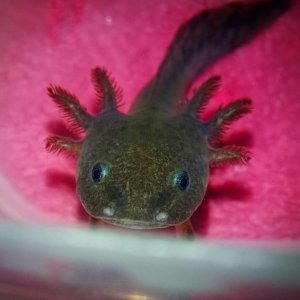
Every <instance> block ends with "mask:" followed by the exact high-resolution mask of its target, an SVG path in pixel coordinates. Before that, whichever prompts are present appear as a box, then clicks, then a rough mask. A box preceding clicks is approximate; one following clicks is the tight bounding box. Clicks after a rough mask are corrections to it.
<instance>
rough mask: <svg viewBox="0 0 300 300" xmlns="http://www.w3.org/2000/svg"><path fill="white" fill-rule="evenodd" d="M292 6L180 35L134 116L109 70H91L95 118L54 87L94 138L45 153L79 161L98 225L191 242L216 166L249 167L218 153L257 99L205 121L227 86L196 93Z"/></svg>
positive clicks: (267, 8)
mask: <svg viewBox="0 0 300 300" xmlns="http://www.w3.org/2000/svg"><path fill="white" fill-rule="evenodd" d="M289 2H290V1H286V0H281V1H278V0H263V1H258V2H245V1H244V2H230V3H228V4H226V5H224V6H221V7H217V8H211V9H207V10H205V11H202V12H200V13H198V14H197V15H196V16H194V17H193V18H191V19H190V20H188V21H187V22H186V23H184V24H183V25H182V26H181V27H180V28H179V29H178V31H177V33H176V34H175V37H174V38H173V41H172V42H171V44H170V46H169V47H168V50H167V53H166V55H165V57H164V59H163V61H162V63H161V64H160V66H159V68H158V71H157V72H156V74H155V76H154V77H153V78H152V79H151V80H149V82H148V84H146V86H145V87H144V88H143V89H142V90H141V91H140V93H139V94H138V96H137V97H136V99H135V101H134V103H133V105H132V107H131V108H130V110H129V112H128V114H124V113H121V112H120V111H119V110H118V106H119V103H120V100H121V95H122V93H121V90H120V88H119V87H118V86H117V84H116V81H115V80H114V79H113V77H112V76H111V75H110V74H109V73H108V72H107V71H106V70H105V69H104V68H101V67H96V68H95V69H93V70H92V82H93V84H94V87H95V90H96V95H97V98H98V100H99V106H100V107H101V113H99V114H97V115H95V116H94V115H91V114H89V113H88V112H87V111H86V109H85V108H84V107H82V106H81V105H80V103H79V101H78V99H77V97H76V96H75V95H73V94H72V93H70V92H68V91H67V90H65V89H64V88H61V87H59V86H54V85H50V86H49V88H48V93H49V96H50V97H51V98H52V100H53V101H54V102H55V103H56V104H57V105H58V106H59V108H60V109H61V110H62V111H63V113H64V114H65V115H66V116H67V118H68V121H69V123H70V124H71V126H73V127H74V126H75V127H78V128H81V129H83V130H84V131H85V132H86V134H85V137H84V138H83V139H82V140H79V141H77V140H72V139H69V138H65V137H59V136H49V137H48V139H47V140H46V148H47V149H48V150H49V151H54V152H67V153H70V154H73V155H75V156H77V157H78V163H77V178H76V183H77V194H78V196H79V198H80V200H81V203H82V204H83V207H84V208H85V210H86V212H87V213H88V214H89V215H90V216H91V219H92V220H97V219H100V220H102V221H104V222H108V223H111V224H115V225H118V226H123V227H128V228H135V229H153V228H161V227H168V226H175V228H176V229H177V233H178V234H182V235H191V234H192V232H193V228H192V224H191V222H190V217H191V216H192V214H193V213H194V211H195V210H196V209H197V208H198V206H199V205H200V204H201V202H202V199H203V197H204V195H205V192H206V188H207V183H208V177H209V169H210V167H211V166H218V165H220V164H223V163H245V162H247V161H248V160H249V158H250V155H249V151H248V150H247V149H245V148H243V147H238V146H222V147H220V146H218V145H219V141H220V138H221V136H222V133H223V132H224V130H225V129H226V128H227V127H228V125H229V124H230V123H231V122H233V121H234V120H236V119H238V118H240V117H241V116H243V115H245V114H246V113H248V112H250V110H251V100H250V99H247V98H241V99H237V100H235V101H233V102H232V103H230V104H228V105H227V106H225V107H223V108H220V109H219V110H218V111H217V112H216V113H215V114H214V115H213V116H212V117H211V118H210V119H209V120H207V121H203V120H201V118H200V116H199V114H200V113H201V112H202V110H203V108H204V107H205V104H207V102H208V101H209V99H210V98H211V97H212V96H213V94H214V92H215V90H216V89H217V88H218V87H219V85H220V77H219V76H214V77H212V78H209V79H208V80H207V81H205V82H204V83H203V84H202V85H201V86H200V87H199V88H198V89H195V90H194V94H193V95H192V96H191V97H190V99H189V100H186V91H187V88H188V87H189V86H190V84H191V82H192V80H193V79H194V78H195V77H196V76H197V75H199V74H200V73H201V72H202V71H203V70H204V69H205V68H207V67H208V66H209V65H211V64H212V63H214V62H215V61H216V60H217V59H219V58H221V57H222V56H224V55H225V54H227V53H229V52H231V51H233V50H234V49H236V48H237V47H239V46H240V45H242V44H244V43H246V42H248V41H250V40H251V39H252V38H253V37H255V36H256V35H257V34H258V33H259V32H260V31H261V30H262V29H264V28H265V27H267V26H268V25H270V24H271V23H272V22H273V21H274V20H275V19H276V18H277V17H279V16H280V15H281V14H282V13H283V12H284V11H285V10H286V9H287V8H288V6H289Z"/></svg>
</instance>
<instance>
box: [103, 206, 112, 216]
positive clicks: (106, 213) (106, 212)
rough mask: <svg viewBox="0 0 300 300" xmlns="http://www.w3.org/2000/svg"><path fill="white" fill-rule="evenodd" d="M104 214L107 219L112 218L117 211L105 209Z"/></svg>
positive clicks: (109, 208)
mask: <svg viewBox="0 0 300 300" xmlns="http://www.w3.org/2000/svg"><path fill="white" fill-rule="evenodd" d="M103 214H104V215H105V216H107V217H112V216H113V215H114V214H115V210H114V209H113V208H111V207H105V208H103Z"/></svg>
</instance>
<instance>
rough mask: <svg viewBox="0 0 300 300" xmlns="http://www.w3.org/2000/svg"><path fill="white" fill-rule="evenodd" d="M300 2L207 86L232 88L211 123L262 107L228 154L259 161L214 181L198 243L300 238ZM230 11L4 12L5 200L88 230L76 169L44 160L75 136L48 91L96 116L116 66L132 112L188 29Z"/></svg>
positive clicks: (60, 6) (21, 8)
mask: <svg viewBox="0 0 300 300" xmlns="http://www.w3.org/2000/svg"><path fill="white" fill-rule="evenodd" d="M295 2H297V3H295V6H294V7H293V9H292V10H291V11H290V12H288V13H287V14H286V15H285V16H283V17H282V18H280V20H278V21H277V22H276V24H274V25H273V26H272V27H271V28H269V29H268V30H267V31H265V32H264V33H263V34H261V35H260V36H259V37H258V38H256V39H255V40H254V41H253V42H251V43H250V44H248V45H247V46H244V47H242V48H240V49H238V50H237V51H236V52H235V53H233V54H231V55H229V56H227V57H226V58H224V59H223V60H222V61H219V62H218V63H216V64H215V65H214V66H213V67H211V68H210V69H209V70H207V71H206V73H205V74H203V75H202V76H201V77H199V78H198V80H197V82H196V84H200V83H201V82H203V81H204V80H206V79H207V78H208V77H209V76H210V75H213V74H220V75H221V76H222V78H223V85H222V88H221V90H220V92H219V93H218V94H217V95H216V97H215V98H214V99H213V101H212V102H211V103H210V104H209V106H208V107H207V114H211V113H212V111H213V110H215V109H216V108H218V107H219V106H220V105H221V104H226V103H228V102H229V101H231V100H233V99H234V98H237V97H240V96H249V97H251V98H252V99H253V102H254V108H255V109H254V111H253V113H252V114H251V115H249V116H246V117H244V118H243V119H242V120H240V121H238V122H236V123H235V124H234V125H233V126H232V127H231V129H230V130H229V131H228V134H227V135H226V137H225V140H226V141H228V143H234V144H238V145H246V146H249V147H250V148H251V151H252V153H253V154H252V160H251V162H250V164H249V165H248V166H230V167H226V168H221V169H216V170H213V172H212V174H211V178H210V184H209V189H208V192H207V196H206V198H205V201H204V204H203V205H202V206H201V207H200V208H199V209H198V210H197V212H196V213H195V214H194V216H193V218H192V221H193V223H194V224H195V227H196V229H197V233H198V234H199V236H205V237H210V238H226V239H228V238H240V239H241V238H243V239H285V238H294V239H295V238H299V237H300V184H299V182H300V172H299V168H300V155H299V151H300V147H299V137H300V136H299V135H300V126H299V121H298V120H299V117H300V89H299V75H300V68H299V62H300V39H299V34H300V3H299V2H298V1H295ZM154 3H155V4H154ZM221 3H224V1H217V0H215V1H214V0H211V1H209V0H207V1H193V0H177V1H172V0H167V1H155V2H153V1H138V0H131V1H122V0H117V1H106V0H105V1H96V0H93V1H92V0H91V1H84V0H77V1H76V0H73V1H71V0H70V1H62V0H51V1H48V2H46V1H39V0H32V1H17V0H12V1H1V2H0V28H1V32H0V53H1V56H0V101H1V102H0V103H1V110H0V133H1V134H0V139H1V149H0V157H1V159H0V172H1V173H2V175H1V176H3V178H4V179H5V180H4V181H3V180H2V181H3V182H5V186H2V190H5V191H7V190H8V189H10V190H12V193H15V194H17V195H18V197H19V199H21V200H22V201H23V202H24V201H25V202H27V203H30V204H32V207H34V209H37V211H39V212H40V213H39V214H40V215H41V216H46V215H47V216H48V217H49V218H50V219H53V220H56V221H66V222H76V221H77V220H85V219H86V214H85V212H84V211H83V209H82V208H81V205H80V203H79V200H78V199H77V197H76V193H75V177H74V175H75V162H74V161H72V160H70V159H66V158H65V157H64V156H56V155H52V154H49V153H47V152H46V151H45V150H44V139H45V137H46V136H47V135H48V134H50V133H51V134H61V135H70V133H68V131H67V129H66V127H65V125H64V123H63V121H62V119H61V118H60V115H59V113H58V111H57V109H56V107H55V106H54V104H53V103H51V101H50V100H49V98H48V97H47V93H46V87H47V86H48V84H49V83H50V82H51V83H54V84H60V85H62V86H64V87H65V88H67V89H70V90H71V91H73V92H74V93H76V94H77V95H78V97H79V99H80V100H81V102H82V104H84V105H85V106H86V107H87V108H88V109H89V110H90V111H92V112H95V101H94V100H95V96H94V92H93V89H92V86H91V83H90V70H91V69H92V68H93V67H95V66H96V65H100V66H105V67H106V68H107V69H108V70H109V71H110V72H112V74H113V76H114V77H115V78H116V79H117V81H118V83H119V85H120V86H121V87H122V88H123V90H124V106H123V107H122V111H124V112H126V111H127V109H128V107H129V105H130V103H131V101H132V100H133V98H134V96H135V95H136V94H137V92H138V91H139V90H140V89H141V87H142V86H143V85H144V84H145V83H146V82H147V80H148V79H149V78H150V77H151V76H152V75H153V74H154V72H155V70H156V68H157V67H158V65H159V62H160V61H161V59H162V57H163V55H164V53H165V50H166V47H167V45H168V43H169V42H170V40H171V38H172V36H173V34H174V32H175V30H176V29H177V28H178V26H179V25H180V24H181V23H182V22H184V21H185V20H187V19H188V18H189V17H191V16H192V15H194V14H195V13H196V12H197V11H199V10H201V9H203V8H204V7H206V6H207V5H214V4H221ZM190 146H191V147H192V146H193V145H190ZM11 199H13V198H11ZM16 203H17V202H14V200H9V197H8V196H7V194H5V195H4V194H3V193H1V200H0V209H1V207H4V206H5V207H6V215H7V211H10V212H13V211H15V212H17V211H18V210H19V211H20V213H24V211H23V210H22V205H21V204H20V203H21V202H18V203H19V204H18V205H17V204H16ZM1 215H2V214H1ZM8 215H9V214H8ZM13 215H14V214H13V213H11V214H10V215H9V216H8V217H13ZM28 216H29V218H31V219H34V218H35V217H36V216H30V214H29V215H28ZM42 219H43V218H42Z"/></svg>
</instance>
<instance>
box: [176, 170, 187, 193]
mask: <svg viewBox="0 0 300 300" xmlns="http://www.w3.org/2000/svg"><path fill="white" fill-rule="evenodd" d="M172 185H173V187H174V188H176V189H178V190H180V191H185V190H187V189H188V187H189V185H190V177H189V175H188V173H187V172H186V171H176V172H174V173H173V175H172Z"/></svg>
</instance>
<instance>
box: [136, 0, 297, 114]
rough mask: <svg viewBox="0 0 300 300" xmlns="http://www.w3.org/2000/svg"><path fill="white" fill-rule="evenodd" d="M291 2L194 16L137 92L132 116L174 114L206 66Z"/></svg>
mask: <svg viewBox="0 0 300 300" xmlns="http://www.w3.org/2000/svg"><path fill="white" fill-rule="evenodd" d="M291 2H292V1H290V0H262V1H252V2H248V1H246V2H242V1H241V2H231V3H228V4H226V5H224V6H221V7H218V8H214V9H209V10H206V11H203V12H201V13H199V14H198V15H196V16H194V17H193V18H191V19H190V20H188V21H187V22H186V23H184V24H183V25H182V26H181V27H180V28H179V29H178V31H177V33H176V35H175V37H174V39H173V41H172V43H171V44H170V46H169V48H168V50H167V53H166V55H165V58H164V60H163V61H162V63H161V65H160V66H159V68H158V71H157V73H156V75H155V77H154V78H153V79H152V80H151V81H150V82H149V83H148V85H146V87H145V88H144V89H143V90H142V91H141V92H140V94H139V96H138V97H137V99H136V101H135V102H134V105H133V107H132V108H131V113H134V112H137V111H140V110H143V109H153V110H154V111H156V112H158V111H159V112H163V113H167V114H176V112H177V110H178V103H179V102H180V101H182V100H183V99H184V96H185V95H184V94H185V91H186V88H187V87H188V86H189V84H190V83H191V81H192V80H193V79H194V78H195V76H197V75H198V74H199V73H201V72H202V71H203V70H204V69H205V68H206V67H208V66H209V65H211V64H212V63H214V62H215V61H216V60H218V59H219V58H221V57H222V56H224V55H225V54H227V53H229V52H231V51H232V50H234V49H236V48H237V47H239V46H241V45H243V44H245V43H247V42H248V41H250V40H251V39H252V38H254V37H255V36H256V35H257V34H258V33H259V32H261V31H262V30H263V29H264V28H266V27H267V26H269V25H270V24H272V22H273V21H274V20H275V19H276V18H278V17H279V16H280V15H281V14H282V13H283V12H285V11H286V10H287V9H288V8H289V6H290V4H291Z"/></svg>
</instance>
